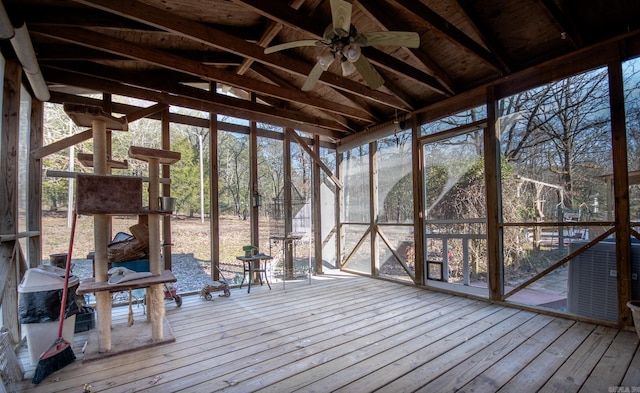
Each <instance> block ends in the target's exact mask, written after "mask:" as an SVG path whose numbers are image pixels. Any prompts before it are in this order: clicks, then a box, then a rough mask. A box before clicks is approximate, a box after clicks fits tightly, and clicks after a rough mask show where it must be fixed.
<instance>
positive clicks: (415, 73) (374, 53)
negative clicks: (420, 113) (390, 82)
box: [233, 0, 448, 94]
mask: <svg viewBox="0 0 640 393" xmlns="http://www.w3.org/2000/svg"><path fill="white" fill-rule="evenodd" d="M233 1H234V2H235V3H238V4H242V5H243V6H245V7H249V8H251V9H252V10H254V11H255V12H257V13H259V14H260V15H263V16H265V17H267V18H269V19H272V20H275V21H277V22H278V23H282V24H283V25H285V26H288V27H290V28H292V29H294V30H297V31H300V32H303V33H307V34H310V35H311V36H313V37H315V38H317V39H322V34H323V32H324V29H325V28H326V27H327V24H329V23H330V22H329V21H328V22H327V24H323V25H321V24H319V23H318V22H316V20H315V18H309V17H308V16H307V15H304V14H303V13H301V12H299V11H296V10H294V9H293V8H291V7H287V6H285V5H283V4H281V3H278V2H274V1H261V0H233ZM363 49H367V52H366V53H367V54H366V55H365V56H367V58H368V59H369V60H370V61H371V63H373V64H375V65H377V66H378V67H382V68H384V69H386V70H388V71H391V72H394V73H396V74H401V75H403V76H405V77H408V78H411V79H413V80H414V81H416V82H418V83H420V84H421V85H424V86H427V87H428V88H430V89H432V90H434V91H436V92H438V93H440V94H448V93H446V89H445V88H444V86H442V84H441V83H440V82H439V81H438V80H436V79H435V78H434V77H433V76H431V75H429V74H427V73H426V72H423V71H421V70H419V69H417V68H415V67H412V66H410V65H408V64H406V63H405V62H403V61H400V60H398V59H396V58H395V57H393V56H391V55H388V54H386V53H384V52H382V51H381V50H378V49H375V48H373V47H369V48H363ZM324 74H326V72H324V73H323V75H324ZM334 75H335V74H334ZM320 80H322V81H325V79H324V78H323V77H321V78H320ZM325 82H326V81H325Z"/></svg>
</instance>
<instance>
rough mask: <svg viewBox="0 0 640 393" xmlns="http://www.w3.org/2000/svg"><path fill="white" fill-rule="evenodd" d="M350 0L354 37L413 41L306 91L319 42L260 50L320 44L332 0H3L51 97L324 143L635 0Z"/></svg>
mask: <svg viewBox="0 0 640 393" xmlns="http://www.w3.org/2000/svg"><path fill="white" fill-rule="evenodd" d="M350 2H351V3H352V4H353V12H352V19H351V22H352V25H353V26H354V27H355V28H356V29H357V30H358V31H359V32H375V31H412V32H417V33H418V34H419V37H420V46H419V47H418V48H414V49H410V48H404V47H389V46H376V47H366V48H363V50H362V53H363V55H364V56H366V58H367V59H368V60H369V61H370V63H371V64H372V65H373V66H374V67H375V69H376V70H377V71H378V73H379V74H380V75H381V76H382V78H383V80H384V84H383V85H382V86H381V87H379V88H377V89H375V90H374V89H371V88H369V87H368V86H367V84H366V83H365V82H364V80H363V79H362V77H361V76H360V75H359V74H358V73H354V74H352V75H350V76H348V77H345V76H342V72H341V69H340V64H337V63H338V62H334V64H332V66H331V67H330V68H329V69H328V70H327V71H326V72H324V73H323V74H322V75H321V77H320V80H319V83H318V84H316V85H315V87H314V88H313V89H312V90H310V91H308V92H305V91H302V90H301V87H302V86H303V84H304V82H305V80H306V76H307V75H308V74H309V72H310V71H311V70H312V68H313V66H314V65H315V63H316V61H317V60H316V59H317V56H318V55H320V54H322V53H323V51H326V49H325V48H322V47H303V48H293V49H287V50H283V51H280V52H276V53H271V54H265V53H264V48H265V47H268V46H273V45H277V44H281V43H286V42H289V41H293V40H305V39H320V38H322V35H323V32H324V30H325V28H326V27H327V26H328V25H329V24H330V23H331V20H332V16H331V9H330V5H329V3H330V2H329V0H270V1H264V0H77V1H72V0H3V4H4V6H5V8H6V10H7V13H8V14H9V16H10V18H11V19H12V23H13V24H14V25H15V26H19V25H20V24H21V21H25V22H26V25H27V28H28V30H29V33H30V36H31V40H32V43H33V46H34V48H35V51H36V55H37V58H38V62H39V64H40V68H41V70H42V73H43V75H44V78H45V80H46V82H47V84H48V85H49V89H50V91H51V93H52V94H51V97H52V98H51V101H52V102H66V101H71V100H73V97H72V95H75V94H80V93H87V92H104V93H110V94H117V95H125V96H130V97H136V98H140V99H145V100H149V101H153V102H162V103H166V104H170V105H177V106H182V107H187V108H192V109H197V110H204V111H210V112H216V113H220V114H223V115H228V116H234V117H241V118H246V119H250V120H256V121H261V122H266V123H272V124H276V125H281V126H285V127H295V128H296V129H299V130H302V131H305V132H308V133H311V134H318V135H320V136H321V138H323V139H324V140H331V141H337V140H339V139H341V138H343V137H346V136H349V135H353V134H356V133H359V132H361V131H363V130H365V129H367V128H368V127H371V126H372V125H375V124H379V123H383V122H388V121H391V120H393V119H398V117H402V116H405V115H407V114H410V113H412V112H413V111H416V110H418V109H422V108H425V107H428V106H430V105H433V104H435V103H438V102H440V101H443V100H445V99H447V98H448V97H451V96H454V95H458V94H462V93H465V92H467V91H470V90H471V89H473V88H475V87H478V86H481V85H483V84H486V83H489V82H491V81H495V80H498V79H500V78H503V77H507V76H509V75H511V74H513V73H515V72H518V71H521V70H524V69H527V68H530V67H532V66H535V65H538V64H541V63H543V62H545V61H548V60H550V59H553V58H555V57H558V56H561V55H564V54H568V53H571V52H574V51H577V50H579V49H581V48H584V47H587V46H590V45H593V44H596V43H599V42H602V41H605V40H607V39H610V38H612V37H615V36H618V35H620V34H624V33H627V32H629V31H634V30H637V29H638V28H639V27H640V17H639V16H640V2H638V1H637V0H589V1H580V0H517V1H514V0H482V1H477V0H391V1H383V0H369V1H350ZM3 49H4V52H7V47H3ZM212 82H216V83H218V86H219V88H221V89H222V90H223V91H224V92H230V93H231V95H227V94H222V93H220V94H216V93H212V92H209V91H207V90H208V88H209V84H210V83H212Z"/></svg>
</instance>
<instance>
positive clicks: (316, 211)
mask: <svg viewBox="0 0 640 393" xmlns="http://www.w3.org/2000/svg"><path fill="white" fill-rule="evenodd" d="M313 152H314V153H315V155H316V157H318V158H319V157H320V136H319V135H314V137H313ZM321 184H322V182H321V181H320V163H318V162H315V161H314V165H313V203H312V206H313V245H314V247H313V252H314V254H313V255H314V256H313V259H314V261H315V271H316V274H322V245H323V241H322V240H323V239H322V200H321V197H320V195H321V194H320V187H321Z"/></svg>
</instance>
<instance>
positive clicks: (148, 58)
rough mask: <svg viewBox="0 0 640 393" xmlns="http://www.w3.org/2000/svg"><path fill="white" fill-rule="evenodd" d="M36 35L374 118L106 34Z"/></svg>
mask: <svg viewBox="0 0 640 393" xmlns="http://www.w3.org/2000/svg"><path fill="white" fill-rule="evenodd" d="M32 33H33V34H43V35H46V36H48V37H53V38H57V39H60V40H63V41H68V42H73V43H76V44H79V45H85V46H88V47H91V48H94V49H102V50H105V51H109V52H112V53H116V54H118V55H122V56H127V57H130V58H133V59H138V60H142V61H145V62H148V63H151V64H155V65H158V66H161V67H165V68H168V69H172V70H176V71H180V72H185V73H188V74H191V75H195V76H198V77H201V78H204V79H207V80H212V81H217V82H222V83H227V84H229V85H232V86H238V87H240V88H242V89H246V90H249V91H257V92H260V93H262V94H265V95H268V96H272V97H275V98H280V99H284V100H288V101H296V102H303V103H306V104H308V105H310V106H313V107H316V108H319V109H324V110H327V111H330V112H335V113H340V114H343V115H345V116H349V117H354V118H357V119H361V120H366V121H371V120H372V119H373V118H372V116H371V115H370V114H369V113H366V112H365V111H360V110H357V109H353V108H349V107H345V106H344V105H339V104H337V103H335V102H331V101H326V100H323V99H319V98H315V97H312V96H310V95H309V94H306V93H304V92H302V91H299V90H297V89H286V88H282V87H280V86H276V85H273V84H270V83H266V82H261V81H258V80H255V79H251V78H247V77H243V76H241V75H237V74H235V73H233V72H229V71H225V70H221V69H217V68H215V67H211V66H205V65H203V64H201V63H199V62H195V61H190V60H188V59H185V58H182V57H179V56H175V55H171V54H169V53H165V52H163V51H159V50H156V49H150V48H144V47H141V46H138V45H134V44H131V43H129V42H126V41H123V40H119V39H116V38H112V37H110V36H107V35H104V34H100V33H95V32H92V31H90V30H86V29H77V28H50V27H44V26H40V27H36V28H35V29H33V30H32Z"/></svg>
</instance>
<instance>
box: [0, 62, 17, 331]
mask: <svg viewBox="0 0 640 393" xmlns="http://www.w3.org/2000/svg"><path fill="white" fill-rule="evenodd" d="M21 77H22V68H21V67H20V64H19V63H18V62H17V61H16V60H7V61H6V63H5V67H4V90H3V92H2V94H3V96H2V128H0V168H2V171H3V173H2V176H1V177H0V180H1V181H0V206H2V208H0V214H2V217H0V235H13V240H10V241H6V242H2V243H0V263H2V266H1V267H0V272H1V273H2V275H1V276H0V277H1V278H3V280H2V282H1V283H0V286H1V288H2V321H3V323H4V326H5V327H6V328H7V329H9V331H10V332H11V336H12V337H13V338H14V339H16V340H17V339H19V338H20V337H21V335H20V325H19V324H18V291H17V288H18V281H19V279H20V277H19V276H18V272H19V269H18V268H17V262H18V261H17V260H16V253H15V247H16V245H18V244H19V243H18V236H17V234H18V223H17V222H16V219H17V217H18V200H17V197H18V155H17V154H16V152H17V151H18V143H19V138H18V134H19V124H20V116H19V115H20V84H21V82H22V78H21Z"/></svg>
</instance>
